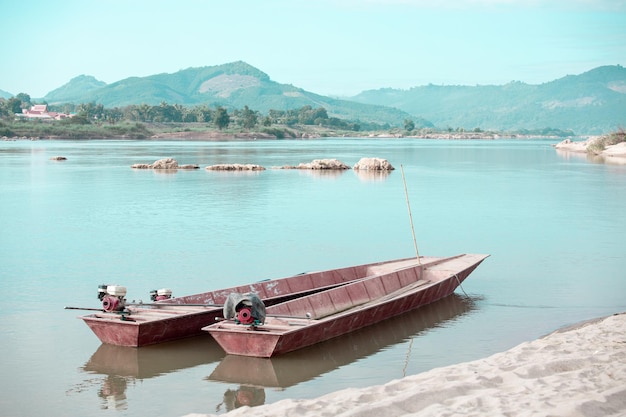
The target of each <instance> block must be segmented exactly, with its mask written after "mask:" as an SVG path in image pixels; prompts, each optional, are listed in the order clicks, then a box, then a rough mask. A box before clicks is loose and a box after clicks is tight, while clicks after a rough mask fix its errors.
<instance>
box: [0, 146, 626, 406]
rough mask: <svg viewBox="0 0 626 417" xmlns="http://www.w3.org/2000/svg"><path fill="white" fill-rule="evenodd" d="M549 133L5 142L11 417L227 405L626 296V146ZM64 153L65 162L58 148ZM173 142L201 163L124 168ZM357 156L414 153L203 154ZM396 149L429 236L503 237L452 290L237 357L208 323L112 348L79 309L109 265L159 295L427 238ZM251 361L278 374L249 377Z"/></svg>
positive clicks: (601, 308) (5, 328) (399, 251)
mask: <svg viewBox="0 0 626 417" xmlns="http://www.w3.org/2000/svg"><path fill="white" fill-rule="evenodd" d="M554 143H555V141H550V140H498V141H436V140H416V139H351V138H341V139H336V138H333V139H319V140H306V141H296V140H294V141H233V142H175V141H173V142H151V141H113V140H103V141H84V142H83V141H32V142H31V141H14V142H10V141H4V142H0V226H1V229H0V230H1V232H0V233H1V235H0V283H1V284H2V290H3V291H2V294H1V296H0V334H1V340H2V342H1V343H0V357H1V358H2V368H3V371H2V373H0V415H3V416H5V415H6V416H16V417H18V416H33V415H47V416H51V417H54V416H73V415H75V416H87V417H88V416H105V415H106V416H110V415H120V416H144V415H159V416H181V415H184V414H188V413H191V412H199V413H216V412H218V413H222V412H225V411H227V410H228V409H229V408H230V407H233V406H236V404H239V403H242V402H243V403H245V402H246V401H247V402H249V403H252V404H259V403H271V402H275V401H277V400H280V399H284V398H308V397H316V396H319V395H322V394H325V393H328V392H331V391H335V390H338V389H343V388H347V387H363V386H369V385H374V384H382V383H385V382H388V381H390V380H392V379H396V378H400V377H402V376H404V375H409V374H415V373H418V372H421V371H424V370H428V369H431V368H433V367H438V366H444V365H448V364H452V363H457V362H462V361H468V360H473V359H478V358H481V357H485V356H488V355H490V354H493V353H496V352H499V351H502V350H505V349H508V348H510V347H512V346H514V345H517V344H519V343H521V342H523V341H527V340H531V339H534V338H537V337H540V336H542V335H544V334H546V333H549V332H551V331H553V330H555V329H557V328H559V327H561V326H565V325H569V324H573V323H576V322H579V321H581V320H586V319H591V318H595V317H599V316H603V315H608V314H612V313H616V312H621V311H625V310H626V301H625V300H626V297H625V296H626V280H625V272H624V271H626V250H624V234H625V232H626V216H624V207H626V165H609V164H599V163H594V162H593V161H590V160H588V159H587V158H586V157H585V156H583V155H571V154H562V153H557V152H556V151H555V150H554V148H553V147H552V146H551V145H552V144H554ZM57 155H62V156H65V157H67V160H66V161H51V160H50V157H52V156H57ZM164 157H173V158H175V159H176V160H177V161H178V162H179V163H180V164H198V165H200V167H201V169H199V170H194V171H178V172H175V173H163V172H155V171H150V170H133V169H131V168H130V165H132V164H134V163H152V162H154V161H155V160H157V159H160V158H164ZM361 157H380V158H386V159H388V160H389V162H391V163H392V165H394V166H395V167H396V168H398V169H396V170H395V171H393V172H392V173H390V174H389V175H378V176H377V175H373V176H367V175H359V174H357V173H355V172H354V171H352V170H349V171H344V172H332V173H327V172H309V171H299V170H279V169H268V170H266V171H261V172H253V173H244V172H214V171H206V170H204V169H203V168H204V167H205V166H207V165H212V164H217V163H254V164H260V165H263V166H265V167H267V168H271V167H274V166H282V165H297V164H298V163H300V162H310V161H311V160H313V159H318V158H337V159H339V160H341V161H343V162H345V163H346V164H348V165H353V164H355V163H356V162H357V161H358V160H359V159H360V158H361ZM400 166H402V167H403V169H404V173H405V177H406V185H407V189H408V195H409V202H410V208H411V214H412V218H413V224H414V230H415V236H416V241H417V244H418V248H419V253H420V254H421V255H432V256H445V255H453V254H457V253H463V252H467V253H488V254H491V257H490V258H488V259H487V260H486V261H485V262H484V263H483V264H482V265H481V266H480V267H479V268H478V269H477V270H476V271H475V272H474V273H473V274H472V275H470V277H469V278H468V280H467V281H466V282H465V283H464V284H463V288H462V289H459V290H458V291H457V293H456V294H457V295H456V296H455V297H454V298H452V299H451V300H448V301H447V302H445V303H439V304H438V305H435V306H431V307H429V308H428V310H424V311H421V312H420V311H418V312H415V313H411V314H407V315H406V317H403V318H402V319H395V320H392V321H390V322H387V323H383V324H381V325H379V326H375V327H374V328H372V329H369V330H367V331H364V332H357V333H355V334H353V335H350V336H349V337H344V338H340V339H338V340H335V341H333V342H332V343H328V344H324V345H321V346H317V347H314V348H312V349H308V350H306V351H304V352H300V353H296V354H294V355H290V356H288V357H286V358H282V359H279V360H275V361H269V362H268V361H261V362H259V361H257V362H253V363H251V364H243V362H237V361H233V360H232V358H224V355H223V354H222V353H221V351H220V350H219V347H217V346H216V344H215V343H214V342H213V341H212V340H211V339H210V337H208V336H207V337H198V338H193V339H189V340H185V341H182V342H175V343H170V344H166V345H165V346H156V347H149V348H143V349H138V350H137V349H120V348H113V349H112V348H110V347H106V346H101V344H100V342H99V340H98V339H97V338H96V337H95V335H93V334H92V333H91V331H90V330H89V329H88V328H87V326H86V325H85V324H84V323H83V322H82V321H81V320H78V319H76V316H77V315H78V314H82V313H81V312H77V311H69V310H64V308H63V307H64V306H79V307H99V302H98V300H97V299H96V293H97V287H98V285H99V284H103V283H116V284H120V285H124V286H126V287H127V288H128V298H129V299H143V300H147V299H148V292H149V291H150V290H152V289H156V288H161V287H170V288H172V290H173V292H174V295H175V296H176V295H185V294H190V293H197V292H202V291H206V290H209V289H215V288H220V287H225V286H232V285H235V284H239V283H246V282H250V281H257V280H260V279H265V278H277V277H282V276H288V275H293V274H296V273H300V272H304V271H310V270H317V269H326V268H334V267H340V266H348V265H352V264H358V263H365V262H373V261H379V260H385V259H391V258H400V257H406V256H412V255H414V253H415V249H414V245H413V236H412V231H411V225H410V221H409V215H408V208H407V203H406V197H405V192H404V185H403V181H402V173H401V170H400ZM238 367H239V368H243V369H246V370H247V374H252V373H254V372H253V370H254V371H255V372H256V371H258V372H259V374H260V375H262V376H264V377H265V379H263V380H262V381H260V382H259V381H258V380H255V381H250V380H248V381H244V379H245V378H247V377H250V375H247V374H246V373H245V372H244V374H241V372H240V371H237V368H238ZM238 372H239V373H238ZM224 374H226V375H227V376H228V378H230V379H229V380H227V381H224V379H225V378H224ZM272 375H273V378H271V376H272ZM228 378H227V379H228ZM244 382H247V383H248V385H250V384H252V385H255V386H254V387H249V386H244V385H245V384H244ZM236 400H238V401H239V403H237V402H236Z"/></svg>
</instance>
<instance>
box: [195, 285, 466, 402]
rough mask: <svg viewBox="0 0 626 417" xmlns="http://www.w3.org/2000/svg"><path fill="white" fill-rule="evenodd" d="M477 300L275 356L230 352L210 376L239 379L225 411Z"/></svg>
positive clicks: (437, 323)
mask: <svg viewBox="0 0 626 417" xmlns="http://www.w3.org/2000/svg"><path fill="white" fill-rule="evenodd" d="M475 301H476V299H475V298H470V297H466V296H459V295H457V294H452V295H450V296H449V297H446V298H444V299H442V300H439V301H436V302H434V303H431V304H428V305H426V306H424V307H421V308H419V309H416V310H413V311H410V312H407V313H406V314H402V315H400V316H397V317H394V318H391V319H387V320H385V321H382V322H380V323H377V324H374V325H372V326H368V327H365V328H362V329H359V330H356V331H354V332H352V333H348V334H346V335H343V336H339V337H336V338H334V339H331V340H328V341H326V342H322V343H318V344H316V345H313V346H310V347H307V348H303V349H300V350H297V351H294V352H290V353H286V354H284V355H280V356H276V357H273V358H256V357H249V356H237V355H226V356H225V357H224V359H222V361H221V362H220V363H219V364H218V365H217V367H216V368H215V370H214V371H213V372H212V373H211V375H209V376H208V378H207V379H208V380H211V381H217V382H224V383H235V384H239V389H237V390H232V389H228V390H227V391H226V392H225V394H224V402H223V403H222V404H225V405H226V409H227V411H229V410H230V409H232V408H230V407H234V408H236V407H239V406H242V405H249V406H254V405H262V404H263V402H260V401H264V398H265V391H264V389H263V388H287V387H290V386H293V385H297V384H299V383H301V382H304V381H308V380H311V379H313V378H316V377H318V376H320V375H322V374H325V373H327V372H330V371H333V370H335V369H338V368H340V367H342V366H345V365H348V364H350V363H352V362H355V361H357V360H359V359H362V358H365V357H367V356H370V355H373V354H375V353H377V352H379V351H381V350H383V349H385V348H387V347H389V346H392V345H395V344H398V343H402V342H403V341H406V340H408V339H410V338H411V337H414V336H417V335H419V334H420V333H423V332H426V331H428V330H430V329H432V328H436V327H441V326H443V325H444V324H445V322H447V321H450V320H453V319H456V318H459V317H461V316H462V315H464V314H467V313H468V312H470V311H472V310H473V309H474V308H475ZM222 404H220V406H221V405H222ZM220 406H218V409H219V407H220Z"/></svg>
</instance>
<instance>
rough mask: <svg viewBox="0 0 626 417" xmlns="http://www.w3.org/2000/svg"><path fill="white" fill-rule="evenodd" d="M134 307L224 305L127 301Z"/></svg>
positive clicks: (213, 305) (215, 305)
mask: <svg viewBox="0 0 626 417" xmlns="http://www.w3.org/2000/svg"><path fill="white" fill-rule="evenodd" d="M126 305H127V306H133V307H224V305H223V304H183V303H181V304H174V303H126Z"/></svg>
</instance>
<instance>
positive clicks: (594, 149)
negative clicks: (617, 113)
mask: <svg viewBox="0 0 626 417" xmlns="http://www.w3.org/2000/svg"><path fill="white" fill-rule="evenodd" d="M622 142H626V129H624V128H620V129H618V130H617V131H615V132H611V133H609V134H608V135H604V136H601V137H599V138H597V139H596V140H594V141H592V142H591V143H590V144H589V146H588V147H587V152H589V153H593V154H596V155H598V154H601V153H602V151H604V150H605V149H606V148H607V147H608V146H612V145H617V144H618V143H622Z"/></svg>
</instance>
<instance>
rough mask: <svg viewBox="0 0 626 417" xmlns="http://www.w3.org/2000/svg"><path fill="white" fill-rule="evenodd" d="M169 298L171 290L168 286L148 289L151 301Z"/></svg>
mask: <svg viewBox="0 0 626 417" xmlns="http://www.w3.org/2000/svg"><path fill="white" fill-rule="evenodd" d="M170 298H172V290H170V289H169V288H161V289H160V290H152V291H150V299H151V300H152V301H161V300H169V299H170Z"/></svg>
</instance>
